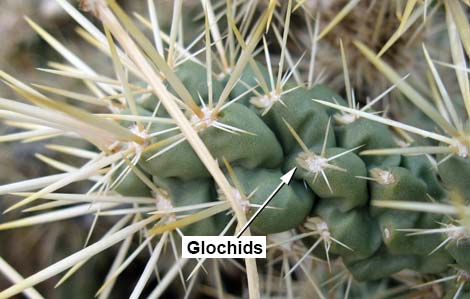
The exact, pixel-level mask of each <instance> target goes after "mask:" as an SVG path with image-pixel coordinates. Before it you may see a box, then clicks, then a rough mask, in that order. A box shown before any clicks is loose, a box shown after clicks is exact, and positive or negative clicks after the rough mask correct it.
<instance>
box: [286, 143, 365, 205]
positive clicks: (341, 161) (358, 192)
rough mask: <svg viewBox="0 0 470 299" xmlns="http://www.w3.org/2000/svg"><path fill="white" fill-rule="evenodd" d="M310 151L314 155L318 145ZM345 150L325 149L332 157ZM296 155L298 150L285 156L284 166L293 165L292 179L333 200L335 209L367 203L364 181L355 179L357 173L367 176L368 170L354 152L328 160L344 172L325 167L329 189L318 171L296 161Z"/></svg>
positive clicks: (289, 166) (288, 167)
mask: <svg viewBox="0 0 470 299" xmlns="http://www.w3.org/2000/svg"><path fill="white" fill-rule="evenodd" d="M311 150H312V151H313V152H315V153H316V154H320V151H321V150H319V149H318V148H316V149H311ZM345 151H346V150H345V149H342V148H329V149H327V150H326V157H333V156H336V155H339V154H341V153H343V152H345ZM299 155H301V153H296V154H293V155H291V156H290V157H289V158H288V159H287V161H286V166H285V167H284V169H292V167H294V166H296V167H297V171H296V173H295V178H297V179H303V180H305V182H306V183H307V185H308V186H309V187H310V188H311V189H312V190H313V191H314V192H315V194H316V195H317V196H318V197H320V198H323V199H325V200H329V201H332V202H334V203H335V204H336V206H337V208H338V209H340V210H341V211H343V212H345V211H348V210H351V209H353V208H356V207H360V206H364V205H365V204H366V203H367V201H368V192H367V181H366V180H364V179H361V178H358V176H362V177H365V176H367V170H366V166H365V164H364V162H362V160H361V159H360V158H359V157H358V156H357V155H356V154H354V153H352V152H350V153H347V154H344V155H342V156H340V157H338V158H336V159H333V160H331V161H330V162H329V164H332V165H334V166H338V167H341V168H342V169H345V170H346V171H340V170H336V169H330V168H327V169H324V172H325V175H326V177H327V178H328V182H329V184H330V186H331V190H330V188H329V187H328V184H327V183H326V181H325V179H324V178H323V176H322V174H321V173H318V174H315V173H313V172H311V171H309V170H307V169H305V168H304V167H303V166H302V164H301V163H300V162H299V161H298V158H299ZM315 177H316V179H315Z"/></svg>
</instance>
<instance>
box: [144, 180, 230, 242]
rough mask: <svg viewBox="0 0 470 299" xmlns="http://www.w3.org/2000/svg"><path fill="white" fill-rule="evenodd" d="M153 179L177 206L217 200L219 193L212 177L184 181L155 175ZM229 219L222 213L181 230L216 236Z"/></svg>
mask: <svg viewBox="0 0 470 299" xmlns="http://www.w3.org/2000/svg"><path fill="white" fill-rule="evenodd" d="M153 181H154V183H155V184H156V185H157V186H159V187H161V188H162V190H164V191H166V192H167V193H168V196H169V199H170V201H171V203H172V205H173V206H174V207H175V208H176V207H185V206H189V205H197V204H203V203H210V202H214V201H216V200H217V193H216V191H215V188H214V183H213V181H212V180H211V179H196V180H192V181H182V180H179V179H174V178H170V179H163V180H162V179H160V178H158V177H155V176H154V177H153ZM197 211H198V210H191V211H185V212H182V214H193V213H195V212H197ZM229 220H230V217H229V216H228V215H226V214H224V213H220V214H217V215H215V216H212V217H210V218H206V219H204V220H201V221H198V222H195V223H193V224H191V225H188V226H185V227H183V228H182V229H181V231H182V233H183V234H184V235H187V236H216V235H219V234H220V233H221V232H222V231H223V229H224V228H225V226H226V225H227V224H228V223H229Z"/></svg>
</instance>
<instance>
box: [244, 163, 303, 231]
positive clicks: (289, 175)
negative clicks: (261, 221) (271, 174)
mask: <svg viewBox="0 0 470 299" xmlns="http://www.w3.org/2000/svg"><path fill="white" fill-rule="evenodd" d="M296 169H297V167H294V168H292V169H291V170H289V172H287V173H286V174H284V175H283V176H281V183H280V184H279V185H278V186H277V187H276V189H274V191H273V192H272V193H271V194H270V195H269V196H268V198H267V199H266V200H265V201H264V203H263V205H262V206H261V207H259V209H258V210H257V211H256V213H255V214H254V215H253V216H251V218H250V220H248V222H247V223H246V224H245V225H244V226H243V228H242V229H241V230H240V231H239V232H238V234H237V238H240V236H241V235H242V234H243V233H244V232H245V231H246V229H247V228H248V227H249V226H250V224H251V223H252V222H253V221H254V220H255V219H256V217H258V215H259V214H260V213H261V212H262V211H263V210H264V208H266V206H267V205H268V204H269V202H270V201H271V199H273V198H274V196H275V195H276V194H277V193H278V192H279V190H281V188H282V187H284V185H289V183H290V181H291V180H292V177H293V176H294V172H295V170H296Z"/></svg>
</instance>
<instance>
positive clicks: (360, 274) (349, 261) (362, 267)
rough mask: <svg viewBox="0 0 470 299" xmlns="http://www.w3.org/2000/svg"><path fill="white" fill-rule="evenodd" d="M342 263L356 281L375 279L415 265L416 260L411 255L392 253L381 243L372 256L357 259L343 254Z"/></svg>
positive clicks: (416, 263)
mask: <svg viewBox="0 0 470 299" xmlns="http://www.w3.org/2000/svg"><path fill="white" fill-rule="evenodd" d="M343 261H344V264H345V265H346V267H347V268H348V270H349V271H350V272H351V274H352V275H353V276H354V279H356V280H357V281H367V280H376V279H381V278H385V277H389V276H390V275H392V274H394V273H397V272H399V271H401V270H403V269H406V268H413V267H417V265H418V261H417V259H416V257H415V256H412V255H393V254H391V253H390V252H389V251H388V250H387V248H386V247H385V245H382V246H381V247H380V248H379V250H377V251H376V252H375V253H374V254H373V255H372V256H370V257H368V258H367V259H361V260H358V259H357V258H355V257H354V256H345V257H344V258H343Z"/></svg>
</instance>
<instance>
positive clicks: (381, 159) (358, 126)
mask: <svg viewBox="0 0 470 299" xmlns="http://www.w3.org/2000/svg"><path fill="white" fill-rule="evenodd" d="M335 134H336V142H337V145H338V146H339V147H342V148H347V149H350V148H355V147H358V146H360V147H361V148H360V149H359V151H365V150H369V149H382V148H394V147H396V146H397V145H396V143H395V141H394V140H393V137H392V134H391V133H390V131H389V129H388V128H387V127H386V126H385V125H382V124H379V123H377V122H373V121H371V120H368V119H364V118H360V119H356V120H354V121H353V122H352V123H348V124H344V125H337V126H336V127H335ZM400 158H401V157H400V156H399V155H391V156H362V159H363V161H364V162H365V163H366V165H367V167H368V168H373V167H382V166H398V165H399V164H400Z"/></svg>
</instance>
